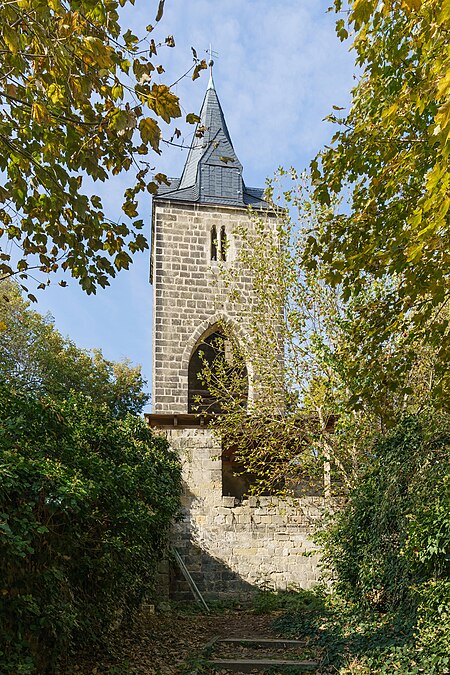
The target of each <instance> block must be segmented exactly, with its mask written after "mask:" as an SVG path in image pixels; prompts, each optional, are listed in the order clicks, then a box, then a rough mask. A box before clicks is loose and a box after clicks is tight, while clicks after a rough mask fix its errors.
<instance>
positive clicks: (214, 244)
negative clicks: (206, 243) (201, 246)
mask: <svg viewBox="0 0 450 675" xmlns="http://www.w3.org/2000/svg"><path fill="white" fill-rule="evenodd" d="M210 253H211V260H217V229H216V226H215V225H213V226H212V228H211V252H210Z"/></svg>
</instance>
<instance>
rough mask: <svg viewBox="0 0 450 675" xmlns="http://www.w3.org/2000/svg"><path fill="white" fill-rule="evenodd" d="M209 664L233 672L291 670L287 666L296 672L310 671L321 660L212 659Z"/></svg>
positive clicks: (314, 668)
mask: <svg viewBox="0 0 450 675" xmlns="http://www.w3.org/2000/svg"><path fill="white" fill-rule="evenodd" d="M208 665H210V666H211V667H213V668H221V669H226V670H228V671H231V672H232V673H253V672H255V671H256V670H257V671H258V672H261V671H271V672H273V670H274V669H275V668H277V669H283V670H284V671H285V672H286V673H288V672H289V671H288V670H287V668H289V669H292V668H295V672H296V673H300V672H304V673H310V672H313V671H314V670H316V668H318V666H319V662H318V661H293V660H291V659H289V660H286V659H210V660H209V661H208ZM290 672H292V670H291V671H290Z"/></svg>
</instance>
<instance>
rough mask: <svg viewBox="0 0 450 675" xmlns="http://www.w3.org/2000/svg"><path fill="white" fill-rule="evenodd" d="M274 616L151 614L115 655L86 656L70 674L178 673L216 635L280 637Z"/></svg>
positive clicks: (142, 674) (164, 674) (193, 659)
mask: <svg viewBox="0 0 450 675" xmlns="http://www.w3.org/2000/svg"><path fill="white" fill-rule="evenodd" d="M275 616H276V615H275V614H273V615H270V614H264V615H256V614H253V613H251V612H248V611H228V612H226V613H223V614H213V615H209V616H208V615H199V614H192V615H186V614H184V615H180V614H172V615H161V614H154V615H150V616H148V617H147V618H146V619H145V620H143V621H142V623H141V624H140V625H139V626H138V627H137V630H136V631H134V632H133V635H132V636H131V635H130V636H124V638H123V640H122V642H121V644H120V645H118V647H117V649H116V650H115V654H114V656H105V657H104V658H101V659H98V658H94V655H92V654H91V655H84V657H83V658H82V663H81V662H80V663H79V664H78V665H77V666H75V668H73V669H71V670H70V674H71V673H79V674H80V675H81V674H82V675H88V674H89V675H90V674H91V673H96V674H97V675H179V674H180V673H182V672H183V666H184V665H185V664H186V662H187V661H189V660H190V661H191V662H192V663H193V662H195V658H196V656H199V655H200V653H201V650H202V648H203V647H204V646H205V645H206V644H207V643H208V642H209V640H211V639H212V638H213V637H215V636H216V635H220V636H221V637H238V638H246V637H249V638H250V637H269V638H274V637H277V636H276V634H275V633H274V632H273V630H272V629H271V624H272V621H273V619H274V618H275ZM187 672H189V671H187ZM192 672H193V673H194V672H195V670H194V669H193V670H192ZM68 675H69V673H68Z"/></svg>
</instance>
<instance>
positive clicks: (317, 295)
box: [203, 170, 387, 494]
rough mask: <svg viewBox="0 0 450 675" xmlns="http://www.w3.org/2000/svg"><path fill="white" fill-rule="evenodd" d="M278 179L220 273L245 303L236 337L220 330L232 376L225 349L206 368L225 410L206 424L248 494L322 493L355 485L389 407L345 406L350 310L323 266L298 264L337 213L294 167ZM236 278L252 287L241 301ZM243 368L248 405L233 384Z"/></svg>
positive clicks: (351, 384)
mask: <svg viewBox="0 0 450 675" xmlns="http://www.w3.org/2000/svg"><path fill="white" fill-rule="evenodd" d="M278 178H280V179H281V185H280V183H279V181H278V179H277V180H276V181H274V182H272V183H269V186H268V191H267V199H272V200H273V209H274V213H270V214H269V217H267V214H265V213H264V212H262V213H258V212H254V213H253V214H252V216H251V226H250V227H249V226H248V225H247V224H246V225H245V226H242V227H239V228H237V229H236V231H235V232H234V236H235V239H236V242H238V243H237V245H236V248H237V253H236V260H235V261H234V264H233V265H231V266H228V265H223V268H222V271H221V278H222V280H223V282H224V283H225V285H226V287H227V288H228V289H229V294H230V299H232V300H233V301H238V302H239V303H241V305H242V306H244V302H245V327H244V329H243V332H242V334H241V335H237V334H236V332H235V330H234V327H233V326H232V325H230V326H229V325H224V326H223V327H222V330H223V332H224V334H225V335H227V336H228V338H229V339H230V341H231V343H232V344H233V345H234V350H233V354H232V361H231V366H232V367H233V369H234V374H235V378H234V380H233V379H230V377H229V376H228V373H229V370H230V363H228V364H227V363H226V352H223V354H222V359H220V358H218V359H216V361H215V362H214V363H213V364H208V363H205V367H204V369H203V377H204V379H205V381H206V384H207V386H208V388H209V390H210V391H212V392H213V394H214V397H215V398H216V399H218V400H220V401H221V405H222V409H223V414H222V415H220V416H218V417H216V418H214V419H213V421H212V424H213V426H216V427H217V429H218V431H219V432H220V434H221V436H222V438H223V443H225V444H228V445H229V446H233V447H235V448H236V449H237V457H238V459H239V461H240V462H241V464H242V465H243V466H244V467H245V469H246V471H247V472H248V473H249V474H251V476H252V481H253V487H254V489H256V490H257V491H265V492H279V491H280V490H281V491H288V492H292V491H294V492H298V491H299V490H300V492H302V491H304V490H306V491H310V490H311V489H313V490H319V491H321V490H322V489H323V487H324V482H325V492H326V493H327V494H329V492H330V486H331V482H332V480H333V479H334V483H335V484H336V485H337V484H338V483H339V484H342V483H343V484H345V485H350V484H352V483H353V482H354V480H355V479H356V477H357V475H358V472H359V471H360V469H361V463H362V465H363V464H364V452H366V445H367V439H368V438H369V437H370V436H371V434H372V433H373V432H374V430H379V429H380V427H381V426H382V424H383V421H384V417H383V416H382V415H381V414H380V411H381V410H383V412H385V409H386V408H387V402H386V400H384V401H383V405H381V403H380V402H379V401H378V400H377V399H376V398H374V400H373V401H368V402H367V403H366V405H365V406H363V408H364V409H363V410H361V411H359V412H356V411H354V410H353V409H351V407H350V405H349V402H350V400H351V399H352V397H353V396H354V393H355V391H356V390H357V388H358V382H357V381H355V380H354V379H353V376H352V374H351V373H350V372H349V363H351V361H349V341H350V331H349V325H350V324H351V313H352V305H351V303H350V302H344V301H343V299H342V294H341V291H340V289H339V288H336V287H333V286H332V285H331V284H330V283H329V282H328V283H327V282H326V281H325V280H324V278H323V269H322V266H321V265H319V264H318V265H316V266H315V267H314V268H313V269H305V268H304V264H303V260H304V256H305V250H306V247H307V246H308V238H309V233H310V231H311V229H312V228H315V227H319V226H320V221H321V219H323V218H325V217H326V216H327V214H328V213H330V212H331V211H332V210H333V208H334V207H332V206H323V205H321V204H320V203H319V202H318V201H317V200H315V199H314V196H313V194H312V190H311V185H310V182H309V178H308V176H306V175H302V176H301V177H300V178H299V177H298V176H297V174H296V172H295V171H293V170H292V171H290V172H285V171H281V176H278ZM286 180H289V185H288V186H287V187H286ZM280 187H281V188H282V190H281V194H279V190H280ZM274 216H275V217H274ZM242 277H243V278H247V279H251V281H252V292H251V295H249V296H248V297H247V296H246V297H245V298H243V297H241V295H240V292H239V280H240V278H242ZM238 366H239V367H238ZM244 366H245V367H246V368H245V367H244ZM247 370H248V372H249V373H250V380H251V382H250V391H251V400H250V402H248V404H247V400H246V398H245V397H243V396H242V391H243V390H244V386H243V385H242V383H241V384H239V378H237V376H238V374H239V373H243V372H245V373H247ZM245 376H246V375H245Z"/></svg>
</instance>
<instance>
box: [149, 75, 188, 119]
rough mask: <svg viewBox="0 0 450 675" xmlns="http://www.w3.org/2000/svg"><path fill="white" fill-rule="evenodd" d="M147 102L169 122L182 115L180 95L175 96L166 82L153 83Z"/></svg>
mask: <svg viewBox="0 0 450 675" xmlns="http://www.w3.org/2000/svg"><path fill="white" fill-rule="evenodd" d="M147 104H148V106H149V108H151V109H152V110H154V111H155V113H156V114H157V115H158V117H161V118H162V119H163V120H164V121H165V122H167V123H169V122H170V120H171V119H172V118H174V117H181V109H180V103H179V99H178V96H175V94H173V93H172V92H171V91H170V89H169V87H167V86H166V85H165V84H154V85H153V87H152V92H151V95H150V96H149V97H148V99H147Z"/></svg>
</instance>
